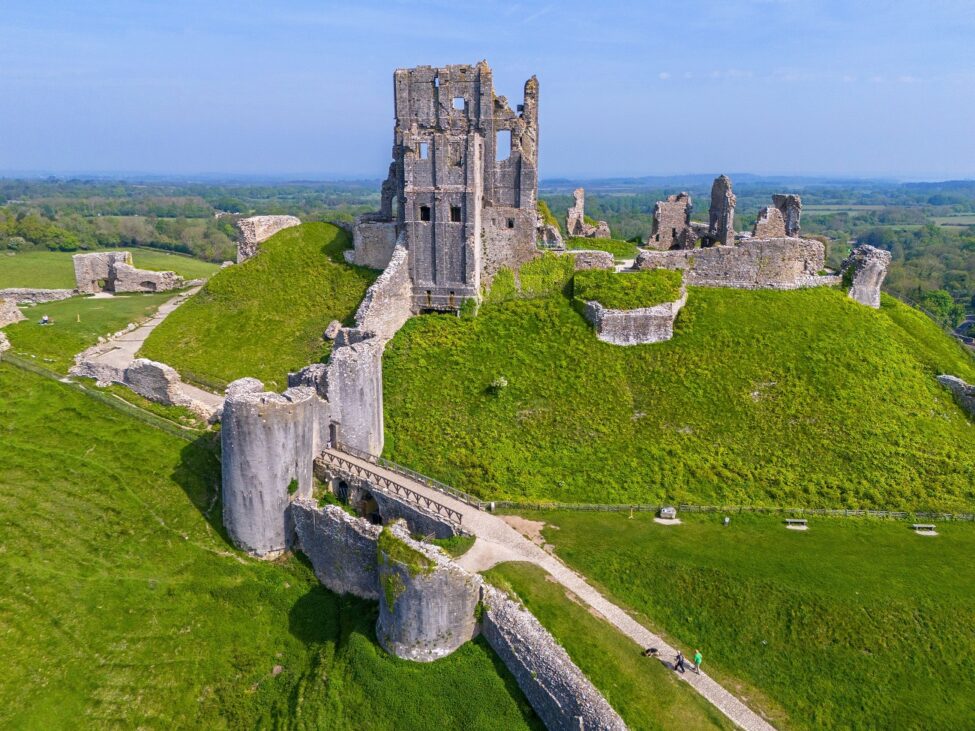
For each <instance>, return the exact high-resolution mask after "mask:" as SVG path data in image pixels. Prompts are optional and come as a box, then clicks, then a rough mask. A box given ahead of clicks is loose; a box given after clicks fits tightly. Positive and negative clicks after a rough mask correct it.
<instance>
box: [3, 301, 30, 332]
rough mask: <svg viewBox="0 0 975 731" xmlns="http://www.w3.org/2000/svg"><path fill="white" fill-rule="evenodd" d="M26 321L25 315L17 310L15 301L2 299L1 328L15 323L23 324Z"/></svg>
mask: <svg viewBox="0 0 975 731" xmlns="http://www.w3.org/2000/svg"><path fill="white" fill-rule="evenodd" d="M26 319H27V318H26V317H25V316H24V313H23V312H21V311H20V310H19V309H18V308H17V303H16V302H15V301H14V300H12V299H6V298H2V297H0V327H6V326H7V325H12V324H13V323H15V322H23V321H24V320H26Z"/></svg>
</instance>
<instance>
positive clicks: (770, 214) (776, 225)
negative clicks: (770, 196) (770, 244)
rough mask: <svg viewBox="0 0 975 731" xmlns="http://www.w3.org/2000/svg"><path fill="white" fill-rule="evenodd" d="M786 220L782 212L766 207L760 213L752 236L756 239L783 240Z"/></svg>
mask: <svg viewBox="0 0 975 731" xmlns="http://www.w3.org/2000/svg"><path fill="white" fill-rule="evenodd" d="M785 235H786V234H785V219H784V218H782V211H780V210H779V209H778V208H775V207H773V206H765V208H763V209H762V210H760V211H759V212H758V218H756V219H755V225H754V226H753V227H752V236H753V237H754V238H756V239H781V238H783V237H784V236H785Z"/></svg>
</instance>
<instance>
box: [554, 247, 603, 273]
mask: <svg viewBox="0 0 975 731" xmlns="http://www.w3.org/2000/svg"><path fill="white" fill-rule="evenodd" d="M562 253H563V254H564V255H565V256H571V257H573V258H574V266H575V270H576V271H577V272H581V271H584V270H586V269H615V268H616V259H615V258H614V257H613V255H612V254H611V253H609V252H608V251H599V250H597V249H572V250H570V251H565V252H562Z"/></svg>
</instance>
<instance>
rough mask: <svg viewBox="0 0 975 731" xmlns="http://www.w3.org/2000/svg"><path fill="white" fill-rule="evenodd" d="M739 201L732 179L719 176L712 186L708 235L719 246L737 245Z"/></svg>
mask: <svg viewBox="0 0 975 731" xmlns="http://www.w3.org/2000/svg"><path fill="white" fill-rule="evenodd" d="M737 202H738V199H737V198H736V197H735V194H734V193H733V192H732V190H731V178H729V177H728V176H727V175H719V176H718V177H717V178H715V179H714V183H713V184H712V185H711V208H710V209H709V210H708V235H709V237H710V239H711V241H712V242H714V243H715V244H718V245H719V246H731V245H732V244H734V243H735V205H736V204H737Z"/></svg>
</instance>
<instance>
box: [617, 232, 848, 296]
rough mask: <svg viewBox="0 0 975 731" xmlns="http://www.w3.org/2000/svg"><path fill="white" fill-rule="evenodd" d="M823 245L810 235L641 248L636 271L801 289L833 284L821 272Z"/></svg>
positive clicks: (706, 282) (701, 281)
mask: <svg viewBox="0 0 975 731" xmlns="http://www.w3.org/2000/svg"><path fill="white" fill-rule="evenodd" d="M825 265H826V249H825V247H824V246H823V244H822V243H821V242H819V241H816V240H815V239H800V238H778V239H743V240H741V241H740V242H739V243H738V244H736V245H734V246H712V247H707V248H701V249H681V250H676V251H644V252H641V253H640V255H639V256H638V257H637V260H636V268H638V269H679V270H681V271H683V272H684V282H685V284H689V285H696V286H699V287H733V288H736V289H801V288H803V287H818V286H828V285H833V284H837V283H838V282H839V278H838V277H831V276H821V275H820V274H819V273H820V272H821V271H822V270H823V268H824V267H825Z"/></svg>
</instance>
